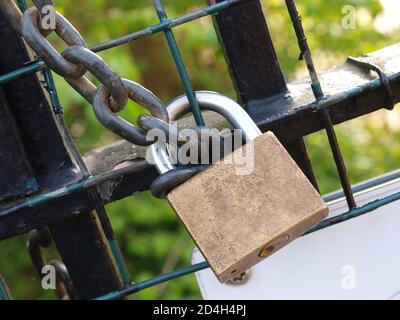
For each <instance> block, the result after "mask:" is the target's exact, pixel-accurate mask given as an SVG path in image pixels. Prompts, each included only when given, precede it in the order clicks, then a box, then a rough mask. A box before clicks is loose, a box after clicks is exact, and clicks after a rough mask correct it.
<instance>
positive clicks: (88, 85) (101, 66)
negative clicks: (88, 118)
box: [0, 0, 168, 146]
mask: <svg viewBox="0 0 400 320" xmlns="http://www.w3.org/2000/svg"><path fill="white" fill-rule="evenodd" d="M34 4H35V7H32V8H29V9H28V10H26V11H25V12H24V13H22V12H21V11H20V9H19V8H18V6H17V5H16V4H15V2H14V1H13V0H1V1H0V10H1V11H2V12H3V14H4V15H5V16H6V18H7V20H8V21H9V23H10V25H11V26H12V27H13V29H14V30H15V31H16V32H17V33H18V34H19V35H21V36H22V37H23V38H24V39H25V41H26V42H27V44H28V45H29V46H30V47H31V48H32V50H33V51H34V52H35V53H36V54H37V56H38V57H39V58H40V59H42V60H43V61H44V62H45V64H46V65H47V66H48V67H49V68H50V69H51V70H53V71H54V72H56V73H57V74H59V75H60V76H62V77H64V78H65V80H66V81H67V82H68V83H69V84H70V85H71V86H72V87H73V88H74V89H75V90H76V91H77V92H78V93H79V94H81V95H82V96H83V97H84V98H85V99H86V100H87V101H88V102H89V103H91V104H92V105H93V107H94V111H95V114H96V117H97V118H98V120H99V121H100V122H101V123H102V124H103V125H104V126H105V127H106V128H108V129H110V130H111V131H113V132H114V133H116V134H118V135H120V136H121V137H123V138H125V139H126V140H128V141H129V142H132V143H134V144H137V145H142V146H146V145H149V144H151V143H153V142H154V141H147V140H146V134H145V132H144V131H143V130H142V129H140V128H136V127H135V126H133V125H132V124H130V123H129V122H127V121H125V120H124V119H122V118H120V117H119V116H117V115H115V114H114V113H116V112H119V111H121V110H122V109H123V108H124V107H125V105H126V104H127V102H128V99H131V100H133V101H135V102H137V103H138V104H140V105H141V106H143V107H144V108H146V109H147V110H148V111H150V113H151V114H152V115H153V116H155V117H157V118H159V119H161V120H163V121H165V122H168V114H167V111H166V109H165V106H164V104H163V103H162V102H161V101H160V100H159V99H158V98H157V97H156V96H155V95H154V94H153V93H151V92H150V91H149V90H147V89H145V88H144V87H142V86H140V85H138V84H137V83H135V82H133V81H130V80H126V79H122V78H121V77H120V76H119V75H118V74H117V73H116V72H115V71H114V70H113V69H112V68H111V67H110V66H109V65H108V64H107V63H106V62H105V61H104V60H103V59H102V58H101V57H100V56H98V55H97V54H96V53H94V52H93V51H91V50H90V49H88V48H87V46H86V43H85V41H84V40H83V38H82V36H81V35H80V33H79V32H78V31H77V30H76V29H75V28H74V26H73V25H72V24H71V23H70V22H69V21H68V20H67V19H66V18H65V17H63V16H62V15H61V14H60V13H58V12H56V17H55V18H56V28H55V30H54V31H55V32H56V34H57V35H58V37H59V38H61V39H62V40H63V41H64V42H65V43H66V44H67V45H68V48H67V49H65V50H64V51H63V52H61V54H60V53H59V52H58V51H57V50H56V49H55V48H54V47H53V46H52V45H51V44H50V42H49V41H48V40H47V39H46V37H47V36H48V34H49V30H43V29H42V27H41V23H40V21H41V9H42V8H43V6H46V5H53V1H52V0H34ZM51 31H52V30H50V32H51ZM88 71H89V72H90V73H91V74H92V75H93V76H94V77H95V78H97V79H98V80H99V82H100V85H99V87H96V86H95V85H94V84H93V83H92V82H91V81H90V80H89V79H88V78H87V77H85V74H86V73H87V72H88Z"/></svg>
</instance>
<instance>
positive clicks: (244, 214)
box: [150, 92, 328, 282]
mask: <svg viewBox="0 0 400 320" xmlns="http://www.w3.org/2000/svg"><path fill="white" fill-rule="evenodd" d="M196 96H197V99H198V101H199V104H200V106H201V108H202V109H206V110H212V111H215V112H217V113H219V114H221V115H223V116H224V117H225V118H226V119H227V120H228V121H229V122H230V123H231V124H232V126H233V127H234V128H239V129H242V132H243V138H244V140H245V141H247V144H245V145H244V146H242V147H241V148H239V149H236V150H235V151H234V152H232V153H231V154H229V155H227V156H226V157H225V158H224V159H222V160H220V161H218V162H216V163H215V164H213V165H211V166H210V167H208V168H207V169H205V170H204V171H202V172H201V173H199V174H197V175H196V176H195V177H193V178H192V179H190V180H189V181H187V182H185V183H183V184H182V185H180V186H178V187H177V188H175V189H173V190H172V191H171V192H170V193H169V194H168V195H167V199H168V201H169V203H170V204H171V206H172V207H173V209H174V210H175V212H176V214H177V215H178V217H179V218H180V219H181V221H182V222H183V224H184V226H185V227H186V229H187V230H188V232H189V233H190V235H191V236H192V238H193V240H194V241H195V243H196V245H197V246H198V248H199V250H200V251H201V252H202V254H203V256H204V257H205V259H206V260H207V261H208V263H209V264H210V267H211V268H212V270H213V271H214V273H215V275H216V276H217V278H218V279H219V280H220V282H226V281H228V280H230V279H231V278H233V277H235V276H237V275H239V274H240V273H242V272H244V271H245V270H247V269H249V268H250V267H252V266H253V265H255V264H256V263H258V262H260V261H262V260H263V259H265V258H266V257H268V256H270V255H271V254H273V253H274V252H276V251H277V250H279V249H281V248H282V247H284V246H285V245H287V244H289V243H290V242H291V241H293V240H294V239H296V238H298V237H300V236H301V235H303V234H304V233H305V232H306V231H308V230H309V229H310V228H312V227H313V226H314V225H316V224H317V223H318V222H320V221H321V220H323V219H324V218H325V217H326V216H327V214H328V208H327V206H326V204H325V202H324V201H323V199H322V198H321V197H320V195H319V194H318V192H317V191H316V190H315V189H314V187H313V186H312V185H311V183H310V182H309V181H308V179H307V178H306V177H305V176H304V174H303V173H302V171H301V170H300V168H299V167H298V166H297V165H296V163H295V162H294V161H293V160H292V158H291V157H290V155H289V154H288V153H287V151H286V150H285V148H284V147H283V146H282V145H281V143H280V142H279V140H278V139H277V138H276V137H275V135H274V134H273V133H271V132H268V133H265V134H261V132H260V130H259V129H258V127H257V125H256V124H255V123H254V122H253V120H252V119H251V118H250V117H249V115H248V114H247V113H246V112H245V111H244V110H243V108H242V107H241V106H240V105H238V104H237V103H236V102H235V101H233V100H231V99H229V98H227V97H224V96H222V95H219V94H217V93H213V92H197V93H196ZM167 110H168V113H169V117H170V121H173V120H177V119H178V118H180V117H181V116H182V115H184V114H186V113H188V112H189V111H190V107H189V102H188V100H187V98H186V97H181V98H178V99H176V100H174V101H173V102H172V103H171V104H170V105H169V106H168V107H167ZM250 144H252V148H254V149H253V150H254V159H253V160H254V163H253V170H252V173H251V174H249V175H238V174H237V164H235V161H233V159H234V157H235V155H237V153H239V152H246V151H248V150H246V148H249V146H250ZM150 150H151V153H152V157H153V161H154V164H155V165H156V167H157V169H158V171H159V172H160V173H161V174H162V173H165V172H168V171H169V170H171V169H173V168H174V166H173V165H172V164H171V161H170V156H169V153H168V150H167V148H160V146H156V144H154V145H152V146H151V147H150ZM230 160H231V161H230Z"/></svg>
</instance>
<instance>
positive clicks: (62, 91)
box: [0, 0, 400, 299]
mask: <svg viewBox="0 0 400 320" xmlns="http://www.w3.org/2000/svg"><path fill="white" fill-rule="evenodd" d="M261 2H262V4H263V7H264V10H265V14H266V17H267V21H268V24H269V27H270V31H271V34H272V37H273V40H274V42H275V47H276V50H277V53H278V56H279V59H280V62H281V66H282V68H283V70H284V72H285V75H286V77H287V79H288V80H290V79H294V78H297V77H299V76H301V75H303V74H305V72H306V70H305V67H304V63H303V62H299V61H298V57H299V49H298V47H297V41H296V38H295V35H294V32H293V29H292V27H291V23H290V20H289V17H288V14H287V11H286V8H285V5H284V1H283V0H263V1H261ZM296 2H297V5H298V8H299V11H300V12H301V14H302V16H303V20H304V27H305V29H306V32H307V34H308V39H309V43H310V47H311V49H312V51H313V54H314V59H315V63H316V66H317V68H318V69H321V68H326V67H330V66H333V65H335V64H341V63H343V62H344V61H345V59H346V57H347V56H349V55H352V56H358V55H362V54H364V53H367V52H371V51H374V50H376V49H380V48H383V47H385V46H388V45H390V44H393V43H396V42H399V40H400V15H399V12H400V2H399V1H398V0H381V1H378V0H352V1H349V0H346V1H344V0H324V1H309V0H297V1H296ZM164 3H165V6H166V9H167V12H168V14H169V16H170V17H175V16H178V15H181V14H184V13H187V12H189V11H191V10H193V9H195V8H198V7H202V6H204V5H205V1H204V0H187V1H177V0H165V1H164ZM56 4H57V10H58V11H59V12H61V13H62V14H63V15H65V16H66V17H67V18H68V19H69V20H70V21H71V22H72V23H73V24H74V25H75V26H76V28H77V29H78V30H79V31H80V32H81V33H82V35H83V36H84V38H85V40H86V42H87V44H88V45H89V46H92V45H95V44H97V43H99V42H103V41H106V40H110V39H112V38H115V37H118V36H121V35H124V34H126V33H129V32H132V31H136V30H139V29H141V28H144V27H146V26H148V25H150V24H155V23H157V22H158V19H157V16H156V14H155V11H154V9H153V6H152V1H150V0H85V1H71V0H56ZM345 5H353V6H354V7H355V8H356V28H355V29H354V30H353V29H350V30H344V29H343V28H342V27H341V21H342V17H343V15H342V8H343V6H345ZM174 32H175V35H176V38H177V40H178V43H179V45H180V48H181V51H182V54H183V57H184V60H185V63H186V65H187V68H188V70H189V73H190V76H191V79H192V81H193V84H194V87H195V88H196V89H197V90H200V89H201V90H213V91H218V92H221V93H223V94H226V95H228V96H230V97H233V98H235V92H234V90H233V87H232V83H231V80H230V78H229V74H228V70H227V66H226V63H225V60H224V57H223V54H222V52H221V49H220V47H219V44H218V41H217V38H216V35H215V32H214V29H213V25H212V21H211V18H203V19H201V20H199V21H195V22H191V23H189V24H186V25H184V26H180V27H178V28H176V29H175V31H174ZM50 39H51V41H52V43H54V44H56V45H57V46H58V48H59V49H60V50H62V48H63V44H62V43H60V42H59V41H58V40H57V38H56V37H54V36H51V37H50ZM100 55H101V56H102V57H103V58H104V59H105V60H106V61H107V62H108V63H109V64H110V65H111V66H112V67H113V68H114V69H115V70H116V71H117V72H118V73H119V74H120V75H121V76H122V77H124V78H129V79H132V80H134V81H137V82H139V83H141V84H142V85H144V86H145V87H147V88H149V89H150V90H152V91H153V92H154V93H156V94H157V95H158V96H159V97H160V98H161V99H162V100H163V101H164V102H168V101H169V100H171V99H172V98H174V97H176V96H178V95H181V94H182V93H183V88H182V85H181V83H180V81H179V77H178V74H177V71H176V69H175V67H174V64H173V61H172V58H171V55H170V53H169V50H168V47H167V45H166V42H165V39H164V37H163V35H162V34H159V35H155V36H151V37H147V38H144V39H141V40H138V41H136V42H133V43H130V44H127V45H124V46H122V47H119V48H115V49H111V50H109V51H106V52H103V53H101V54H100ZM399 69H400V66H399ZM56 84H57V88H58V92H59V95H60V98H61V102H62V105H63V107H64V109H65V118H66V121H67V123H68V125H69V128H70V131H71V134H72V136H73V138H74V139H75V141H76V143H77V145H78V147H79V149H80V151H81V152H82V153H84V152H87V151H89V150H91V149H94V148H96V147H99V146H102V145H104V144H108V143H111V142H113V141H116V140H117V139H118V137H116V136H115V135H114V134H112V133H110V132H108V131H106V130H104V129H103V128H102V127H101V126H100V125H99V123H98V122H97V120H96V119H95V117H94V115H93V112H92V109H91V107H90V106H89V105H88V104H87V103H86V102H85V101H84V100H83V99H82V98H81V97H80V96H79V95H78V94H77V93H75V92H74V91H73V90H72V89H71V88H70V87H69V86H68V85H67V84H66V82H65V81H64V80H63V79H61V78H59V77H56ZM141 112H142V109H141V108H139V107H138V106H136V105H134V104H130V105H129V106H128V107H127V108H126V109H125V111H124V112H122V116H124V117H125V118H126V119H128V120H130V121H134V119H135V118H136V117H137V116H138V115H139V114H140V113H141ZM337 133H338V137H339V141H340V145H341V147H342V150H343V154H344V157H345V160H346V164H347V167H348V171H349V175H350V179H351V182H352V183H357V182H360V181H363V180H365V179H368V178H372V177H374V176H377V175H380V174H383V173H385V172H389V171H392V170H394V169H397V168H400V113H399V111H398V110H395V111H391V112H387V111H379V112H375V113H374V114H371V115H369V116H365V117H362V118H360V119H356V120H353V121H350V122H348V123H346V124H342V125H339V126H337ZM306 140H307V145H308V149H309V151H310V155H311V160H312V163H313V166H314V168H315V171H316V174H317V178H318V182H319V185H320V188H321V191H322V192H323V193H327V192H331V191H334V190H336V189H338V188H339V179H338V176H337V173H336V169H335V166H334V162H333V161H332V155H331V153H330V151H328V150H329V144H328V141H327V138H326V136H325V134H324V133H323V132H321V133H317V134H313V135H311V136H309V137H307V138H306ZM107 209H108V212H109V215H110V218H111V221H112V224H113V227H114V229H115V232H116V234H117V238H118V241H119V244H120V246H121V250H122V252H123V254H124V257H125V259H126V262H127V265H128V268H129V271H130V273H131V274H132V276H133V279H134V280H135V281H140V280H145V279H148V278H150V277H152V276H155V275H158V274H160V273H164V272H168V271H172V270H174V269H176V268H179V267H183V266H186V265H188V264H189V263H190V256H191V250H192V248H193V243H192V241H191V240H190V238H189V236H188V235H187V233H186V231H185V230H183V228H182V226H181V225H180V223H179V222H178V219H177V218H176V217H175V214H174V213H173V212H172V210H171V209H170V208H169V206H168V204H167V203H166V202H164V201H160V200H156V199H154V198H152V197H151V196H150V195H149V194H148V193H144V194H141V195H136V196H132V197H130V198H128V199H125V200H123V201H120V202H118V203H114V204H110V205H108V206H107ZM25 240H26V236H21V237H18V238H13V239H10V240H7V241H3V242H1V243H0V274H2V275H3V276H4V278H5V279H6V280H7V283H8V285H9V287H10V288H11V291H12V294H13V296H14V298H16V299H52V298H54V293H53V292H51V291H43V290H42V289H41V287H40V281H39V280H38V277H37V275H36V274H35V271H34V269H33V267H32V265H31V262H30V260H29V256H28V252H27V250H26V248H25ZM46 255H47V256H48V257H49V259H50V258H51V257H54V256H55V253H54V251H53V250H47V251H46ZM132 298H134V299H135V298H136V299H149V298H160V299H193V298H200V294H199V290H198V288H197V284H196V281H195V278H194V276H193V275H190V276H186V277H183V278H180V279H177V280H174V281H170V282H168V283H165V284H162V285H160V286H157V287H153V288H150V289H147V290H145V291H142V292H140V293H138V294H137V295H135V296H133V297H132Z"/></svg>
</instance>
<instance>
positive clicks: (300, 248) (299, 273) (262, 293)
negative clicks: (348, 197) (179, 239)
mask: <svg viewBox="0 0 400 320" xmlns="http://www.w3.org/2000/svg"><path fill="white" fill-rule="evenodd" d="M399 191H400V182H399V180H396V181H392V182H389V183H386V184H384V185H381V186H378V187H375V188H373V189H369V190H366V191H363V192H361V193H359V194H357V195H356V200H357V204H358V205H359V206H360V205H363V204H366V203H368V202H370V201H372V200H375V199H378V198H383V197H385V196H388V195H391V194H394V193H396V192H399ZM329 207H330V217H332V216H335V215H338V214H341V213H344V212H346V211H347V206H346V201H345V200H344V199H339V200H337V201H335V202H333V203H330V204H329ZM192 261H193V263H198V262H201V261H204V259H203V257H202V256H201V254H200V253H199V251H198V250H197V249H195V250H194V251H193V258H192ZM196 277H197V280H198V283H199V286H200V290H201V293H202V295H203V298H204V299H233V300H244V299H400V202H399V201H398V202H393V203H391V204H389V205H386V206H384V207H381V208H379V209H378V210H375V211H373V212H370V213H367V214H365V215H363V216H361V217H358V218H354V219H352V220H349V221H346V222H343V223H340V224H338V225H335V226H332V227H329V228H327V229H324V230H321V231H317V232H315V233H313V234H310V235H307V236H303V237H301V238H300V239H298V240H295V241H294V242H293V243H291V244H290V245H288V246H287V247H285V248H283V249H281V250H280V251H278V252H277V253H275V254H274V255H272V256H271V257H269V258H267V259H266V260H264V261H263V262H261V263H259V264H258V265H256V266H255V267H253V268H252V269H251V270H250V272H249V276H248V277H247V278H246V279H245V280H244V282H243V283H242V284H235V285H233V284H220V283H219V282H218V280H217V279H216V277H215V276H214V274H213V273H212V271H211V270H210V269H207V270H204V271H200V272H198V273H196Z"/></svg>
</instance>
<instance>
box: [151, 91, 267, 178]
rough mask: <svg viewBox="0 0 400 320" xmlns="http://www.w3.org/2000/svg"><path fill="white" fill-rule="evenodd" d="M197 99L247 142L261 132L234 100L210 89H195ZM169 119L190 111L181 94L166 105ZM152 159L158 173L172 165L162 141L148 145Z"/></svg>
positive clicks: (202, 106) (168, 169)
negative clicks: (227, 122) (239, 130)
mask: <svg viewBox="0 0 400 320" xmlns="http://www.w3.org/2000/svg"><path fill="white" fill-rule="evenodd" d="M196 97H197V101H198V102H199V105H200V108H201V109H202V110H210V111H214V112H217V113H218V114H220V115H222V116H223V117H225V118H226V119H227V120H228V121H229V123H230V124H231V125H232V126H233V128H235V129H241V130H242V132H243V139H244V140H245V141H246V142H249V141H251V140H253V139H255V138H257V137H258V136H260V135H261V134H262V133H261V131H260V129H259V128H258V127H257V125H256V124H255V122H254V121H253V120H252V119H251V118H250V116H249V115H248V114H247V112H246V111H245V110H244V109H243V108H242V107H241V106H240V105H239V104H238V103H237V102H236V101H234V100H232V99H230V98H228V97H226V96H223V95H221V94H219V93H216V92H212V91H196ZM167 112H168V115H169V120H170V121H177V120H178V119H179V118H181V117H182V116H184V115H185V114H187V113H189V112H190V104H189V101H188V99H187V97H186V95H183V96H181V97H178V98H176V99H175V100H173V101H172V102H171V103H169V104H168V106H167ZM150 154H151V157H152V161H153V163H154V165H155V167H156V169H157V171H158V172H159V173H160V174H164V173H166V172H168V171H170V170H172V169H174V165H173V164H172V163H171V158H170V155H169V153H168V148H167V146H166V145H165V144H163V143H161V144H160V143H154V144H153V145H151V146H150Z"/></svg>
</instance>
